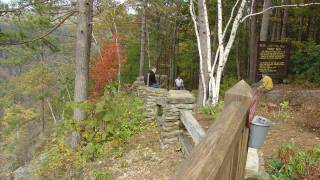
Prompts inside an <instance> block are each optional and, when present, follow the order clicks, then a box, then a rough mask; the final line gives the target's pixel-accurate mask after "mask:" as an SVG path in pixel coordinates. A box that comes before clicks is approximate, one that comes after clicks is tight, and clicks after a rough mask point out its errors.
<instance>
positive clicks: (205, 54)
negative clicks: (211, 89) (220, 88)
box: [197, 0, 211, 106]
mask: <svg viewBox="0 0 320 180" xmlns="http://www.w3.org/2000/svg"><path fill="white" fill-rule="evenodd" d="M198 13H199V14H198V19H199V20H198V23H199V25H198V26H199V40H200V41H199V42H200V44H199V45H200V49H201V57H202V58H201V62H200V72H201V73H200V76H199V86H198V99H197V104H198V105H200V106H201V105H202V104H203V103H204V102H205V101H206V97H207V93H208V86H207V84H208V83H209V70H208V67H210V63H208V62H210V61H211V45H210V43H211V40H210V30H209V20H208V14H207V8H206V1H205V0H198ZM208 37H209V38H208Z"/></svg>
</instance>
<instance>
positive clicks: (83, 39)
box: [71, 0, 93, 147]
mask: <svg viewBox="0 0 320 180" xmlns="http://www.w3.org/2000/svg"><path fill="white" fill-rule="evenodd" d="M92 5H93V0H78V8H79V12H78V24H77V41H76V42H77V43H76V74H75V88H74V101H75V102H76V103H82V102H84V101H86V100H87V99H88V76H89V74H88V73H89V59H90V48H91V34H92ZM85 117H86V113H85V111H84V110H83V109H81V108H79V107H77V108H75V109H74V113H73V118H74V119H75V120H77V121H81V120H84V119H85ZM79 137H80V135H79V133H77V132H73V133H72V137H71V141H72V142H71V145H72V146H73V147H75V146H77V145H78V143H79V141H80V138H79Z"/></svg>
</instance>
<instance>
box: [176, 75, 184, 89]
mask: <svg viewBox="0 0 320 180" xmlns="http://www.w3.org/2000/svg"><path fill="white" fill-rule="evenodd" d="M174 82H175V85H176V89H177V90H183V89H184V85H183V80H182V79H181V78H180V76H178V77H177V79H176V80H175V81H174Z"/></svg>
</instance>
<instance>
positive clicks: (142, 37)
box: [139, 0, 146, 76]
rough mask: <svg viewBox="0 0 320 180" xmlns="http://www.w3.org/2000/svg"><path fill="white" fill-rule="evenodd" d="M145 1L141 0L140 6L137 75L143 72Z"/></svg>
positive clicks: (141, 74)
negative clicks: (138, 64) (138, 66)
mask: <svg viewBox="0 0 320 180" xmlns="http://www.w3.org/2000/svg"><path fill="white" fill-rule="evenodd" d="M145 8H146V2H145V0H143V1H142V7H141V30H140V69H139V76H143V74H144V73H143V72H144V59H145V42H146V31H145V28H146V9H145Z"/></svg>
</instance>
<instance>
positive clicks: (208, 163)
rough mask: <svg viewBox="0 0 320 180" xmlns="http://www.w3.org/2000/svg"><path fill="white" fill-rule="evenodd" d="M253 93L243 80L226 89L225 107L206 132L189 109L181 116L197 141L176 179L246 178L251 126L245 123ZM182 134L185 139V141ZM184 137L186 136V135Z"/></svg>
mask: <svg viewBox="0 0 320 180" xmlns="http://www.w3.org/2000/svg"><path fill="white" fill-rule="evenodd" d="M252 97H253V93H252V90H251V88H250V86H249V85H248V84H247V83H246V82H245V81H240V82H239V83H237V84H236V85H235V86H233V87H232V88H231V89H230V90H228V91H227V92H226V93H225V98H224V100H225V108H224V110H223V112H222V113H221V115H220V117H218V119H217V120H215V121H214V123H213V124H212V125H211V126H210V128H209V130H208V131H207V133H206V134H205V136H203V133H202V131H201V130H199V129H202V128H201V127H200V128H199V127H198V125H199V124H198V123H197V122H195V121H196V120H195V119H194V118H193V117H190V116H189V115H188V113H187V112H181V116H182V117H181V120H182V122H183V124H184V125H185V127H186V129H187V130H188V132H189V133H190V134H191V137H192V138H193V140H194V141H197V142H198V144H197V145H196V146H195V147H194V148H193V150H192V152H191V148H192V147H190V145H188V143H186V144H187V146H189V147H187V149H188V148H189V150H188V151H189V152H188V153H189V154H190V157H189V158H187V159H186V160H185V161H184V162H182V164H181V165H180V167H179V168H178V171H177V172H176V174H175V176H174V178H173V179H176V180H204V179H210V180H243V179H244V176H245V164H246V158H247V151H248V138H249V129H248V128H247V126H246V123H247V118H248V110H249V107H250V103H251V101H252ZM183 139H184V138H183V136H182V140H180V142H181V141H183ZM184 140H185V139H184Z"/></svg>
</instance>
